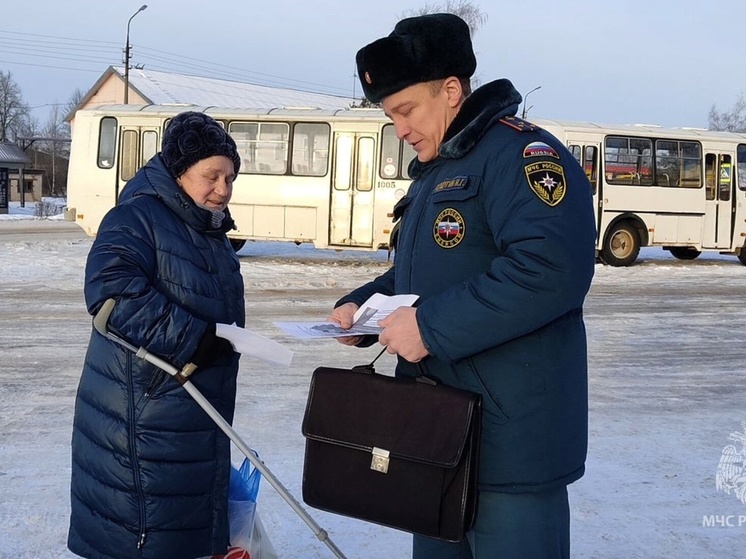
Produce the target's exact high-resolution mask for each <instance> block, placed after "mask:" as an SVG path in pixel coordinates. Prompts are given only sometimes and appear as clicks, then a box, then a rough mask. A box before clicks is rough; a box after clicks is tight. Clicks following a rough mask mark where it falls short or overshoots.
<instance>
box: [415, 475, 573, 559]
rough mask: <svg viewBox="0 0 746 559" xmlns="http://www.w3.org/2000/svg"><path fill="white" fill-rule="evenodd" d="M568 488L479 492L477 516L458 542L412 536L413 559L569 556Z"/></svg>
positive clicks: (562, 558)
mask: <svg viewBox="0 0 746 559" xmlns="http://www.w3.org/2000/svg"><path fill="white" fill-rule="evenodd" d="M569 557H570V505H569V503H568V499H567V487H566V486H564V485H563V486H561V487H559V488H557V489H552V490H550V491H545V492H542V493H496V492H492V491H480V492H479V504H478V509H477V519H476V523H475V524H474V526H473V528H472V529H471V530H470V531H469V532H468V533H467V535H466V538H464V539H463V540H461V541H460V542H457V543H451V542H444V541H442V540H436V539H433V538H428V537H426V536H419V535H415V536H414V542H413V549H412V558H413V559H569Z"/></svg>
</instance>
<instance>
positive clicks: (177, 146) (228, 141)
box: [161, 111, 241, 179]
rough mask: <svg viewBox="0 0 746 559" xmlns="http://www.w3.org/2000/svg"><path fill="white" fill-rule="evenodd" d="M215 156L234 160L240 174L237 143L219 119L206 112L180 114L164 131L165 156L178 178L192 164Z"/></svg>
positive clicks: (172, 174)
mask: <svg viewBox="0 0 746 559" xmlns="http://www.w3.org/2000/svg"><path fill="white" fill-rule="evenodd" d="M213 155H224V156H226V157H227V158H228V159H230V160H231V161H232V162H233V170H234V172H235V173H236V175H238V170H239V168H240V167H241V158H240V157H239V155H238V150H237V149H236V142H235V141H233V138H231V137H230V135H229V134H228V133H227V132H226V131H225V130H224V129H223V127H222V126H220V124H218V123H217V121H216V120H215V119H213V118H212V117H210V116H207V115H206V114H204V113H198V112H194V111H187V112H184V113H179V114H178V115H176V116H175V117H174V118H172V119H171V121H170V122H169V123H168V126H167V127H166V132H165V133H164V134H163V146H162V148H161V157H162V158H163V162H164V163H165V164H166V167H167V168H168V170H169V172H170V173H171V176H173V177H174V178H175V179H178V178H179V177H180V176H181V175H183V174H184V173H185V172H186V170H187V169H189V167H191V166H192V165H194V164H195V163H197V162H198V161H201V160H202V159H207V158H208V157H212V156H213Z"/></svg>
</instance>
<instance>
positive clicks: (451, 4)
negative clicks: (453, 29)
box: [402, 0, 488, 37]
mask: <svg viewBox="0 0 746 559" xmlns="http://www.w3.org/2000/svg"><path fill="white" fill-rule="evenodd" d="M438 13H449V14H455V15H457V16H458V17H460V18H461V19H463V20H464V21H465V22H466V24H467V25H468V26H469V33H470V34H471V36H472V37H474V34H475V33H476V32H477V31H478V30H479V28H480V27H482V25H484V24H485V23H487V17H488V16H487V14H485V13H483V12H482V10H481V9H480V8H479V6H477V5H476V4H474V3H472V2H470V1H469V0H444V1H443V2H436V3H434V4H425V5H424V6H423V7H422V8H419V9H416V10H407V11H405V12H403V13H402V17H415V16H424V15H427V14H438Z"/></svg>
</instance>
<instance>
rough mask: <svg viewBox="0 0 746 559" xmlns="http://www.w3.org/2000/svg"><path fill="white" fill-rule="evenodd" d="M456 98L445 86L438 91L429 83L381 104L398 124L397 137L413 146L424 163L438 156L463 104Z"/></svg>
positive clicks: (412, 88) (390, 97)
mask: <svg viewBox="0 0 746 559" xmlns="http://www.w3.org/2000/svg"><path fill="white" fill-rule="evenodd" d="M456 81H457V80H456ZM459 96H460V90H459ZM452 97H453V94H452V92H449V90H448V88H447V87H446V86H445V85H442V86H441V87H440V88H439V89H438V90H437V92H436V91H435V89H434V88H433V85H432V83H431V82H426V83H417V84H414V85H410V86H409V87H407V88H405V89H402V90H401V91H398V92H396V93H392V94H391V95H389V96H387V97H384V99H383V100H382V101H381V106H382V107H383V111H384V112H385V113H386V115H387V116H388V117H389V118H390V119H391V120H392V122H393V123H394V128H395V129H396V136H397V137H398V138H399V139H400V140H405V141H406V142H407V143H408V144H410V145H411V146H412V148H413V149H414V150H415V152H417V159H419V160H420V161H421V162H422V163H424V162H426V161H432V160H433V159H435V158H436V157H437V156H438V147H440V144H441V142H442V141H443V137H444V136H445V133H446V130H447V129H448V126H449V125H450V124H451V122H452V121H453V119H454V117H455V116H456V112H457V111H458V106H459V103H460V98H459V99H458V100H457V101H458V102H459V103H454V102H453V99H452Z"/></svg>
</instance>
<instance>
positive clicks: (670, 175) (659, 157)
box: [655, 140, 702, 188]
mask: <svg viewBox="0 0 746 559" xmlns="http://www.w3.org/2000/svg"><path fill="white" fill-rule="evenodd" d="M655 179H656V183H657V184H658V186H680V187H687V188H699V187H700V186H702V152H701V149H700V145H699V143H697V142H680V141H678V140H657V141H656V142H655Z"/></svg>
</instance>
